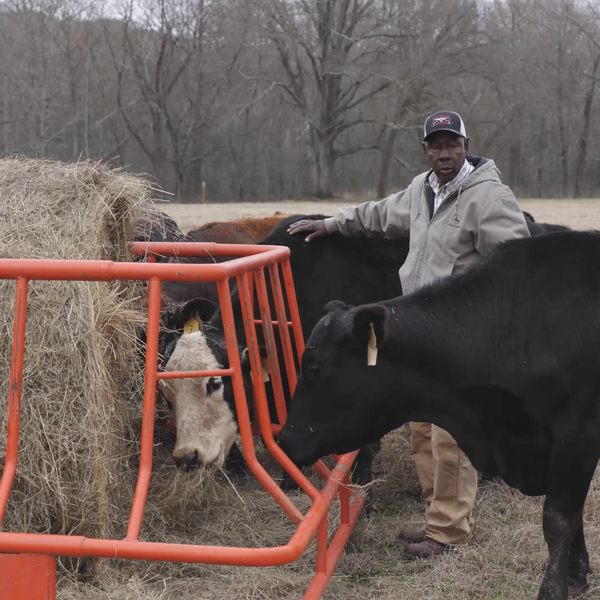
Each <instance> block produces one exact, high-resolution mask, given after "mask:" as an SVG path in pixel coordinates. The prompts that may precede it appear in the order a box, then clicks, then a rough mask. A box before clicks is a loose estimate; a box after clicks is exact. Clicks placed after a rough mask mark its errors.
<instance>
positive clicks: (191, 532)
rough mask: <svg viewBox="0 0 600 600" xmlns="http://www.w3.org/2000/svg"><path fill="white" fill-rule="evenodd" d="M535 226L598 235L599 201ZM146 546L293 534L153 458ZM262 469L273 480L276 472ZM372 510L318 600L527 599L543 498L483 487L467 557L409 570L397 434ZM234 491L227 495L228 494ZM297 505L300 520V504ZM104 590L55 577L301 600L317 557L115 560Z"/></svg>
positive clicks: (252, 208) (200, 217) (219, 208)
mask: <svg viewBox="0 0 600 600" xmlns="http://www.w3.org/2000/svg"><path fill="white" fill-rule="evenodd" d="M343 204H348V203H347V202H340V203H331V202H328V203H315V202H281V203H276V204H275V203H273V204H221V205H210V204H209V205H206V206H202V205H200V206H197V205H196V206H190V205H175V204H173V205H163V204H161V205H160V208H161V209H162V210H164V211H165V212H168V213H169V214H171V215H172V216H173V217H174V218H175V219H176V220H178V221H179V222H180V225H181V227H182V229H184V230H186V231H187V230H189V229H190V228H192V227H195V226H198V225H201V224H203V223H206V222H209V221H213V220H228V219H233V218H239V217H243V216H261V215H270V214H273V212H274V211H275V210H279V211H282V212H286V213H296V214H297V213H305V214H310V213H325V214H331V213H332V211H333V210H334V209H335V207H336V206H338V205H343ZM521 205H522V207H523V208H524V209H525V210H528V211H530V212H531V213H532V214H533V215H534V216H535V217H536V219H537V220H538V221H545V222H553V223H561V224H565V225H569V226H571V227H575V228H580V229H593V228H598V229H600V200H599V201H595V200H583V201H554V200H527V201H523V202H522V203H521ZM156 451H157V460H156V467H155V471H154V474H153V480H152V486H151V489H150V494H149V503H148V507H147V510H146V514H145V521H144V525H143V530H142V531H143V538H144V539H148V540H155V541H159V540H162V541H172V542H179V543H203V544H229V545H240V546H243V545H253V546H257V547H258V546H267V545H276V544H282V543H286V542H287V540H288V539H289V537H290V536H291V534H292V532H293V527H292V526H291V525H290V523H289V522H288V521H287V520H286V518H285V517H284V515H283V512H282V511H281V510H280V509H279V508H278V507H277V506H276V504H275V503H274V501H272V500H270V498H269V497H268V496H267V494H266V492H264V491H263V490H262V488H261V487H260V486H259V485H258V484H257V483H256V482H255V481H253V480H247V481H234V482H232V483H231V484H230V483H229V482H228V481H226V480H224V479H223V478H222V477H221V478H216V479H215V480H207V479H206V477H202V476H201V475H199V474H195V475H187V474H182V473H178V472H177V471H176V469H175V466H174V465H173V464H172V462H171V460H170V458H169V455H168V449H166V448H164V447H161V446H160V445H159V446H158V447H157V449H156ZM263 458H264V460H265V462H266V463H267V465H268V467H269V470H270V471H271V472H272V473H277V472H278V470H277V469H275V468H274V465H273V463H272V461H269V459H268V457H267V456H265V455H264V452H263ZM375 477H376V479H377V480H378V481H379V483H377V484H376V486H375V489H374V493H375V498H376V500H375V506H376V511H375V512H374V513H373V514H372V516H371V518H370V519H369V520H368V521H363V522H361V523H360V524H359V526H358V528H357V530H356V532H355V534H354V535H353V539H352V544H351V551H349V552H346V553H344V554H343V556H342V558H341V560H340V563H339V565H338V568H337V570H336V571H335V573H334V576H333V578H332V581H331V583H330V585H329V587H328V588H327V591H326V593H325V596H324V598H325V599H326V600H368V599H381V600H523V599H533V598H535V597H536V595H537V589H538V587H539V585H540V583H541V578H542V576H543V572H544V567H545V562H546V558H547V550H546V545H545V543H544V540H543V536H542V528H541V511H542V499H539V498H527V497H525V496H523V495H521V494H520V493H518V492H516V491H514V490H512V489H510V488H508V487H507V486H505V485H503V484H498V483H485V484H483V485H481V486H480V490H479V492H478V498H477V505H476V509H475V519H476V529H475V534H474V536H473V538H472V540H471V542H470V543H469V545H468V546H466V547H464V548H461V549H459V550H457V551H456V552H455V553H453V554H450V555H446V556H443V557H442V558H439V559H436V560H432V561H429V562H424V561H417V562H406V561H404V560H403V558H402V546H401V545H400V544H399V543H398V542H397V540H396V536H397V533H398V531H399V530H400V529H401V528H403V527H421V526H422V525H423V509H422V505H421V502H420V490H419V485H418V481H417V478H416V473H415V469H414V464H413V461H412V459H411V455H410V446H409V443H408V438H407V434H406V431H405V430H404V429H402V430H399V431H396V432H393V433H391V434H389V435H388V436H387V437H386V438H385V440H384V443H383V449H382V452H381V453H380V454H379V456H378V457H377V459H376V464H375ZM234 487H235V489H234ZM295 502H297V503H298V505H299V506H300V507H302V508H303V509H305V508H306V507H307V502H306V499H305V498H304V497H302V496H301V495H298V496H297V497H295ZM599 519H600V477H598V476H597V477H596V479H595V481H594V482H593V485H592V489H591V490H590V495H589V497H588V502H587V505H586V513H585V525H586V535H587V540H588V548H589V550H590V557H591V563H592V566H593V568H594V572H595V573H594V574H593V575H592V576H591V577H590V584H591V587H590V590H589V592H588V593H587V595H586V598H590V599H592V598H599V597H600V576H599V575H598V573H600V520H599ZM106 568H107V574H106V576H105V577H104V578H102V582H101V583H99V582H98V581H90V582H89V583H83V584H82V583H81V582H80V581H78V582H75V581H74V580H71V579H70V578H69V577H67V576H62V578H61V580H60V582H59V595H58V597H59V598H60V599H62V600H79V599H83V598H85V599H86V600H134V599H135V600H192V599H194V600H209V599H210V600H214V599H221V598H222V599H225V598H227V599H232V600H242V599H244V600H246V599H247V600H250V599H256V600H258V599H261V600H283V599H299V598H301V597H302V595H303V593H304V590H305V589H306V587H307V585H308V583H309V581H310V578H311V576H312V574H313V572H314V548H313V549H309V550H308V551H307V552H306V553H305V555H304V556H303V557H302V558H301V559H300V560H299V561H298V562H297V563H294V564H291V565H287V566H282V567H273V568H261V569H257V568H243V567H221V566H212V565H170V564H167V563H131V562H127V561H114V562H111V563H110V564H109V565H107V566H106Z"/></svg>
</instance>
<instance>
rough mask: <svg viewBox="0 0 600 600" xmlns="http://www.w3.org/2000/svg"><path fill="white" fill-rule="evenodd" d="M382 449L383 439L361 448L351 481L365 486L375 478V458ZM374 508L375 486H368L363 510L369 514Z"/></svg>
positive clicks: (366, 514)
mask: <svg viewBox="0 0 600 600" xmlns="http://www.w3.org/2000/svg"><path fill="white" fill-rule="evenodd" d="M380 450H381V441H377V442H374V443H372V444H368V445H367V446H364V447H362V448H361V449H360V452H359V453H358V456H357V457H356V461H355V463H354V467H353V469H352V475H351V481H352V483H354V484H355V485H359V486H365V485H368V484H369V483H370V482H371V481H372V480H373V459H374V458H375V455H376V454H377V453H378V452H379V451H380ZM372 510H373V488H371V487H368V488H367V491H366V497H365V504H364V506H363V511H364V514H365V516H367V517H368V516H369V515H370V514H371V511H372Z"/></svg>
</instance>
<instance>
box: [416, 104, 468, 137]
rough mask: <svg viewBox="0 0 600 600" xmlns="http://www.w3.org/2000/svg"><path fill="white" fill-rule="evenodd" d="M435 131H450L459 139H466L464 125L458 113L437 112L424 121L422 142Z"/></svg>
mask: <svg viewBox="0 0 600 600" xmlns="http://www.w3.org/2000/svg"><path fill="white" fill-rule="evenodd" d="M436 131H452V132H453V133H456V134H457V135H460V136H461V137H464V138H466V137H467V130H466V129H465V124H464V123H463V120H462V119H461V118H460V115H459V114H458V113H455V112H453V111H451V110H438V111H437V112H435V113H433V114H432V115H429V116H428V117H427V118H426V119H425V125H424V126H423V141H425V140H426V139H427V138H428V137H429V136H430V135H431V134H432V133H436Z"/></svg>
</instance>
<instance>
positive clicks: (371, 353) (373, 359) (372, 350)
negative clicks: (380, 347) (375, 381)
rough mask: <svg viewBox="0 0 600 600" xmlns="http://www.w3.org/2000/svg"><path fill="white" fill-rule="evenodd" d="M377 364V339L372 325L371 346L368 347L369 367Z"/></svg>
mask: <svg viewBox="0 0 600 600" xmlns="http://www.w3.org/2000/svg"><path fill="white" fill-rule="evenodd" d="M376 364H377V337H376V336H375V331H374V330H373V323H371V335H370V336H369V345H368V346H367V365H368V366H369V367H374V366H375V365H376Z"/></svg>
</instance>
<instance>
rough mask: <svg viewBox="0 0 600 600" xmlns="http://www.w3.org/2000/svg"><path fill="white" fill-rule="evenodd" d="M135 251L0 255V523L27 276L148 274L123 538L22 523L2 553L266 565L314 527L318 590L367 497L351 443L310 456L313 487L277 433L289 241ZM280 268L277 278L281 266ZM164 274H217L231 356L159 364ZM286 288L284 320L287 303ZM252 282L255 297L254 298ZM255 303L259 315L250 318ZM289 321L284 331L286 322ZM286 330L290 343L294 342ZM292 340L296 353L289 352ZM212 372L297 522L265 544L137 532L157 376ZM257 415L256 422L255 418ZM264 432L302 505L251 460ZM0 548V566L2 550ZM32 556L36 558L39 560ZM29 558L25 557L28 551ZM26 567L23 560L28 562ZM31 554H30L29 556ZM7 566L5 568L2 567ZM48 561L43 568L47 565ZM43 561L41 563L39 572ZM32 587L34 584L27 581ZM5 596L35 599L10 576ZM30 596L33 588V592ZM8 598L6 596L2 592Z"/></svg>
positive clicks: (12, 451)
mask: <svg viewBox="0 0 600 600" xmlns="http://www.w3.org/2000/svg"><path fill="white" fill-rule="evenodd" d="M134 246H135V251H136V252H137V253H138V254H140V255H146V256H147V257H148V262H145V263H113V262H107V261H69V260H61V261H59V260H27V259H21V260H10V259H2V260H0V279H16V282H17V285H16V303H15V320H14V337H13V352H12V367H11V386H10V397H9V420H8V438H7V448H6V459H5V465H4V471H3V474H2V478H1V479H0V525H1V523H2V518H3V516H4V512H5V510H6V506H7V503H8V498H9V494H10V490H11V488H12V484H13V479H14V475H15V471H16V467H17V455H18V443H19V417H20V412H21V388H22V381H23V354H24V343H25V326H26V313H27V290H28V283H29V281H30V280H70V281H80V280H88V281H111V280H116V279H133V280H146V281H148V330H147V346H146V370H145V384H144V408H143V425H142V436H141V460H140V469H139V474H138V481H137V487H136V491H135V495H134V498H133V504H132V509H131V514H130V518H129V524H128V529H127V536H126V538H125V539H124V540H109V539H93V538H86V537H82V536H67V535H46V534H29V533H10V532H1V531H0V553H13V554H14V553H16V554H19V553H24V554H23V555H22V556H23V557H24V559H26V558H29V559H31V558H35V559H36V560H38V559H39V556H40V555H47V556H50V557H54V556H58V555H63V556H76V557H83V556H96V557H106V558H128V559H136V560H161V561H176V562H188V563H216V564H224V565H244V566H255V567H258V566H273V565H281V564H285V563H290V562H292V561H294V560H296V559H297V558H298V557H300V555H301V554H302V553H303V552H304V550H305V549H306V547H307V545H308V544H309V542H310V540H311V539H312V537H313V536H314V535H315V533H316V535H317V550H316V574H315V576H314V577H313V579H312V581H311V583H310V586H309V587H308V589H307V591H306V593H305V595H304V599H305V600H315V599H318V598H320V597H321V595H322V593H323V590H324V589H325V587H326V586H327V584H328V582H329V580H330V578H331V575H332V573H333V570H334V569H335V566H336V565H337V563H338V560H339V557H340V555H341V553H342V551H343V549H344V546H345V544H346V542H347V540H348V537H349V536H350V533H351V532H352V529H353V528H354V525H355V524H356V520H357V518H358V515H359V513H360V510H361V508H362V505H363V503H364V496H363V495H362V494H356V495H355V496H354V497H353V498H352V499H351V497H350V491H349V489H348V486H347V484H348V482H349V477H350V469H351V466H352V463H353V462H354V460H355V458H356V455H357V452H353V453H350V454H346V455H344V456H341V457H339V458H338V461H337V465H336V466H335V468H334V469H333V470H332V471H330V470H329V469H327V467H325V466H324V465H323V464H322V463H321V462H320V461H319V463H317V464H316V465H315V468H316V469H317V471H318V472H319V473H320V474H321V475H323V477H324V479H325V482H324V485H323V487H322V488H321V490H317V489H316V488H315V487H314V486H313V485H312V484H311V482H310V481H309V480H308V479H307V478H306V477H305V476H304V475H303V474H302V472H301V471H300V470H299V469H298V468H297V467H296V466H295V465H294V464H293V463H292V461H291V460H290V459H289V458H288V457H287V456H286V455H285V454H284V452H283V451H282V450H281V449H280V448H279V446H278V445H277V443H276V442H275V439H274V435H277V433H278V432H279V430H280V428H281V426H282V425H283V423H284V422H285V418H286V407H285V401H284V388H283V381H282V378H281V371H280V365H279V361H278V355H277V348H276V342H275V339H276V337H275V333H274V327H276V328H277V330H278V332H279V339H280V342H281V345H282V349H283V356H284V363H285V365H284V368H285V369H286V375H287V381H288V384H289V388H290V393H291V394H293V391H294V388H295V386H296V366H295V362H294V361H295V356H296V357H297V358H299V357H300V356H301V355H302V352H303V350H304V341H303V338H302V329H301V326H300V317H299V314H298V307H297V304H296V295H295V291H294V284H293V280H292V273H291V269H290V264H289V254H290V251H289V249H288V248H285V247H279V246H251V245H238V244H214V243H147V244H135V245H134ZM207 254H209V255H211V256H230V257H239V258H233V259H232V260H228V261H226V262H222V263H219V264H185V265H183V264H167V263H156V262H155V261H154V258H153V256H154V255H162V256H206V255H207ZM280 268H281V273H282V275H283V286H282V282H281V278H280V276H279V269H280ZM265 270H267V271H268V273H269V280H270V283H271V292H272V294H271V296H272V297H271V305H272V306H274V308H275V313H276V314H275V315H274V318H273V315H272V314H271V305H270V303H269V297H268V292H267V290H268V288H267V281H266V276H265ZM232 278H236V280H237V285H238V289H239V297H240V303H241V310H242V317H243V320H244V324H243V325H244V331H245V334H246V341H247V345H248V349H249V354H250V362H251V370H252V375H253V387H254V389H253V392H254V406H255V410H254V415H253V417H254V421H255V422H254V423H252V422H251V416H250V414H249V411H248V404H247V402H246V398H245V393H244V385H243V380H242V373H241V366H240V356H239V353H238V344H237V338H236V328H235V323H234V315H233V308H232V302H231V295H230V286H229V280H230V279H232ZM164 280H174V281H198V280H203V281H214V282H216V283H217V287H218V293H219V302H220V305H221V312H222V316H223V329H224V335H225V340H226V344H227V353H228V357H229V365H230V367H229V369H220V370H215V371H194V372H178V373H163V372H158V370H157V364H158V334H159V316H160V307H161V285H162V281H164ZM283 289H285V292H286V295H285V299H287V307H288V309H289V313H290V314H289V320H288V315H287V313H286V302H285V300H284V294H283ZM254 292H256V298H257V301H258V306H257V307H255V306H254ZM256 308H258V311H259V314H260V319H256V318H255V309H256ZM257 324H262V327H263V335H264V340H265V342H266V346H267V354H268V360H269V363H270V367H271V373H272V382H273V391H274V395H275V404H276V408H277V416H278V420H279V424H272V423H271V419H270V415H269V409H268V405H267V398H266V393H265V387H264V382H263V378H262V377H261V364H260V355H259V349H258V344H257V331H256V325H257ZM290 329H291V332H290ZM292 337H293V340H294V343H292ZM294 347H295V351H296V355H294ZM213 375H221V376H230V377H231V379H232V384H233V389H234V394H235V403H236V409H237V414H238V421H239V431H240V436H241V440H242V446H243V450H244V455H245V457H246V461H247V463H248V466H249V468H250V470H251V471H252V473H253V474H254V475H255V476H256V478H257V479H258V480H259V481H260V482H261V483H262V485H263V486H264V487H265V489H266V490H267V491H268V492H269V493H270V494H271V496H273V498H274V499H275V500H276V501H277V503H278V504H279V505H280V506H281V508H282V509H283V510H284V511H285V513H286V514H287V515H288V516H289V517H290V519H291V520H292V521H293V522H294V523H295V524H296V525H297V530H296V532H295V533H294V534H293V535H292V537H291V539H290V541H289V542H288V543H287V544H286V545H284V546H279V547H271V548H234V547H221V546H198V545H185V544H168V543H156V542H140V541H138V540H139V534H140V528H141V525H142V518H143V514H144V507H145V503H146V498H147V494H148V485H149V482H150V475H151V473H152V440H153V431H154V414H155V397H156V384H157V381H158V380H159V379H168V378H176V377H208V376H213ZM256 419H258V423H257V422H256ZM257 434H260V435H262V436H263V438H264V440H265V443H266V445H267V448H268V449H269V451H270V452H271V453H272V454H273V456H274V457H275V458H276V459H277V460H278V461H279V463H280V464H281V465H282V466H283V467H284V469H285V470H286V471H287V472H288V473H289V474H290V475H291V476H292V477H293V479H294V480H295V481H296V482H297V483H298V484H299V486H300V487H301V489H302V490H303V491H304V492H305V493H306V494H307V495H308V496H309V497H310V498H311V500H312V506H311V508H310V509H309V510H308V512H307V513H306V515H303V514H302V513H301V512H300V511H299V510H298V508H297V507H296V505H295V504H294V503H293V502H292V501H291V500H290V499H289V498H288V497H287V496H286V495H285V494H284V493H283V492H282V490H281V489H280V488H279V486H278V485H277V484H276V483H275V481H273V479H272V478H271V476H270V475H269V474H268V473H267V471H266V470H265V469H264V468H263V467H262V465H261V464H260V463H259V462H258V460H257V458H256V455H255V449H254V440H253V435H257ZM336 496H339V499H340V513H341V514H340V516H341V523H340V525H339V527H338V529H337V531H336V532H335V534H334V536H333V539H332V540H331V543H330V544H329V546H328V543H327V540H328V532H327V516H328V512H329V508H330V506H331V503H332V501H333V500H334V498H336ZM8 556H9V555H7V554H4V555H2V554H0V572H2V565H3V564H5V563H4V561H3V559H6V558H8ZM38 562H39V560H38ZM30 563H31V561H30ZM30 563H28V567H27V568H29V564H30ZM36 564H37V563H36ZM5 570H6V569H5ZM46 571H47V569H46ZM46 571H44V572H46ZM31 589H33V588H31ZM48 589H49V590H50V589H52V591H51V592H48V595H47V596H39V598H42V597H43V598H44V599H45V598H50V599H53V598H54V592H53V589H54V588H53V584H52V583H48ZM12 593H13V595H12V596H9V599H10V600H17V599H18V600H20V599H24V598H27V599H28V600H33V598H34V596H33V595H32V593H31V590H30V589H24V588H23V586H19V585H16V584H15V586H14V590H13V592H12ZM36 598H37V597H36ZM3 600H8V599H3Z"/></svg>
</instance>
